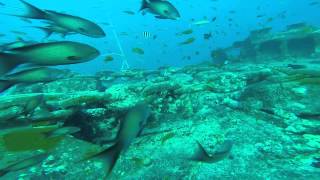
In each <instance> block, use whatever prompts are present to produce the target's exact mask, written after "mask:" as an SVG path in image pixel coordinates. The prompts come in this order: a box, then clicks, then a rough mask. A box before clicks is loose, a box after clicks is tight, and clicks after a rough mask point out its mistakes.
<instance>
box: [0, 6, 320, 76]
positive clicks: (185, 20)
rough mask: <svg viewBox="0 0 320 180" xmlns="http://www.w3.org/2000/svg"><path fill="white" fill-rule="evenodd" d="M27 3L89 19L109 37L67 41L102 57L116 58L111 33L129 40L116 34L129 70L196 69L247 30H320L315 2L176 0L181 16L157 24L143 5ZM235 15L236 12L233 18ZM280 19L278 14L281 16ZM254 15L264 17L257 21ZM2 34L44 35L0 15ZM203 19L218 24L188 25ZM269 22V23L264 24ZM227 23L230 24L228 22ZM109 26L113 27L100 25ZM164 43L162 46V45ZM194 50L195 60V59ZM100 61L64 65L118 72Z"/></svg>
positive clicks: (117, 63) (8, 9) (12, 9)
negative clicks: (298, 26) (137, 50)
mask: <svg viewBox="0 0 320 180" xmlns="http://www.w3.org/2000/svg"><path fill="white" fill-rule="evenodd" d="M1 2H3V3H4V4H6V6H1V7H0V8H1V12H5V13H10V14H19V13H21V12H23V11H24V10H25V9H24V7H23V6H22V5H21V3H20V2H19V1H16V0H2V1H1ZM28 2H30V3H31V4H33V5H35V6H38V7H40V8H42V9H49V10H55V11H58V12H65V13H67V14H72V15H76V16H80V17H84V18H88V19H90V20H92V21H94V22H96V23H98V24H99V25H100V26H101V27H102V28H103V29H104V31H105V32H106V33H107V36H106V37H105V38H98V39H95V38H90V37H86V36H82V35H71V36H68V37H67V38H66V39H67V40H74V41H80V42H84V43H88V44H90V45H93V46H95V47H96V48H98V49H99V50H100V51H101V53H102V54H108V53H119V48H118V46H117V43H116V41H115V37H114V35H113V32H112V31H113V30H115V31H116V32H117V33H118V34H120V33H122V32H125V33H127V34H128V35H126V36H121V35H119V39H120V43H121V45H122V46H123V49H124V53H125V55H126V56H127V58H128V62H129V65H130V67H132V68H151V69H154V68H157V67H161V66H179V67H180V66H184V65H190V64H196V63H199V62H203V61H210V60H211V57H210V52H211V51H212V50H213V49H215V48H221V47H227V46H230V45H231V44H232V43H233V42H234V41H237V40H243V39H245V38H246V37H247V35H248V34H249V32H250V31H251V30H255V29H259V28H263V27H273V29H274V31H279V30H282V29H283V28H284V27H285V26H286V25H288V24H292V23H297V22H306V23H309V24H311V25H319V21H318V16H317V15H318V11H319V5H314V6H311V5H309V4H310V3H311V2H313V1H305V0H296V1H291V0H270V1H265V0H257V1H245V2H244V1H241V0H224V1H222V0H217V1H212V0H202V1H193V0H174V1H172V4H173V5H175V6H176V8H177V9H178V10H179V12H180V14H181V19H180V20H177V21H174V20H163V19H156V18H154V15H151V14H147V15H145V16H143V15H142V14H141V13H139V9H140V6H141V2H140V1H139V0H119V1H112V0H108V1H103V0H92V1H86V0H69V1H39V0H30V1H28ZM126 10H130V11H133V12H135V15H128V14H126V13H124V12H123V11H126ZM231 11H234V12H235V13H232V12H231ZM281 14H282V15H281ZM257 15H263V17H262V18H257ZM0 16H1V20H0V25H1V33H5V34H7V36H6V37H2V38H1V39H0V41H1V42H3V43H5V42H9V41H14V40H15V39H16V35H15V34H13V33H10V31H11V30H16V31H23V32H26V33H27V35H26V37H24V38H25V39H27V40H39V41H41V40H42V38H43V37H44V34H43V32H41V31H40V30H37V29H34V28H32V27H30V26H34V25H41V24H42V25H43V23H39V21H34V22H33V24H28V23H25V22H23V21H21V20H19V18H16V17H12V16H7V15H0ZM204 17H207V18H208V19H212V18H213V17H216V18H217V20H216V21H215V22H212V23H210V24H206V25H203V26H200V27H197V26H193V25H191V23H192V22H191V19H195V20H196V21H198V20H202V19H203V18H204ZM268 18H272V19H273V20H272V21H271V22H267V19H268ZM228 19H232V21H229V20H228ZM103 23H112V24H113V25H114V27H110V26H109V25H104V24H103ZM190 27H191V28H192V29H193V30H194V33H193V34H192V35H190V36H185V37H195V38H196V41H195V42H194V43H193V44H191V45H188V46H178V43H179V42H181V41H183V40H184V39H185V37H177V36H176V33H178V32H181V31H183V30H186V29H188V28H190ZM143 32H150V33H151V34H152V35H156V36H157V39H155V40H152V39H145V38H144V37H143V35H142V33H143ZM208 32H212V33H213V37H212V38H211V39H209V40H207V41H206V40H204V39H203V34H204V33H208ZM49 39H50V40H61V38H60V37H59V36H52V37H50V38H49ZM164 44H166V46H164ZM133 47H141V48H143V49H144V51H145V54H144V55H143V56H141V55H137V54H134V53H132V51H131V49H132V48H133ZM196 51H198V52H199V55H195V52H196ZM184 56H191V59H190V60H182V59H183V57H184ZM103 58H104V56H103V55H102V56H100V57H99V58H97V59H95V60H94V61H91V62H88V63H85V64H79V65H72V66H68V67H67V68H71V69H73V70H76V71H78V72H82V73H86V74H88V73H89V74H92V73H94V72H96V71H101V70H119V69H121V57H115V60H114V61H113V62H109V63H105V62H103Z"/></svg>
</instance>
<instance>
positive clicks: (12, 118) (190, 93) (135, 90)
mask: <svg viewBox="0 0 320 180" xmlns="http://www.w3.org/2000/svg"><path fill="white" fill-rule="evenodd" d="M287 69H288V68H287V67H285V68H283V65H279V64H277V63H276V64H269V65H252V64H251V65H248V64H240V63H239V64H230V65H228V66H225V67H220V68H217V67H215V66H212V65H209V64H203V65H194V66H188V67H184V68H172V67H167V68H161V69H158V70H155V71H143V70H128V71H124V72H100V73H97V74H96V75H95V76H92V77H82V76H78V75H76V76H74V77H71V78H69V79H64V80H57V81H54V82H49V83H46V84H41V83H39V84H33V85H28V86H23V87H22V86H16V87H15V88H12V89H10V90H9V91H7V92H5V94H3V95H2V96H1V97H0V100H1V102H2V103H1V104H0V119H1V120H0V123H1V127H7V128H8V127H12V126H19V125H21V126H25V125H33V126H41V125H48V124H56V123H61V124H65V125H71V126H78V127H80V128H81V131H80V132H79V133H76V134H74V135H73V136H70V137H69V136H68V137H66V138H65V139H64V140H63V141H62V142H61V143H60V144H59V145H58V146H57V147H56V148H55V149H54V150H52V151H51V152H50V156H49V157H48V158H47V159H46V160H45V161H44V162H42V163H41V164H40V165H37V166H34V167H32V168H29V169H26V170H21V171H19V172H12V173H9V174H7V175H6V178H9V179H10V178H11V179H14V178H16V177H20V178H27V179H28V178H30V179H41V178H42V179H76V178H77V179H100V178H101V177H103V174H104V170H103V169H102V167H101V166H100V164H99V162H95V161H92V160H88V161H81V159H82V158H83V157H85V155H86V154H88V153H90V152H92V151H96V149H99V148H101V147H102V146H108V144H109V143H110V142H112V140H113V139H114V138H115V135H116V132H117V130H118V127H119V122H120V121H121V120H122V119H123V117H124V115H125V114H126V112H127V111H128V109H130V108H131V107H133V106H134V105H136V104H137V103H139V102H141V101H145V102H147V103H148V104H149V105H150V107H151V109H152V117H151V118H150V120H149V121H148V123H147V126H146V127H145V129H144V130H143V133H142V134H141V136H140V137H138V138H137V139H136V141H135V142H134V143H133V145H132V146H131V147H130V148H129V149H128V151H127V152H125V153H123V154H122V155H121V156H120V159H119V161H118V162H117V164H116V166H115V168H114V171H113V173H112V175H111V177H110V178H111V179H141V178H143V179H184V178H185V177H189V178H191V179H219V178H221V177H223V178H226V179H234V178H238V179H265V178H266V177H269V178H270V179H317V177H319V176H320V171H319V169H317V168H315V167H312V166H311V165H310V164H311V163H312V159H313V158H314V157H319V156H320V151H319V149H320V141H319V139H320V136H319V134H320V121H319V120H320V116H319V113H318V112H319V110H320V103H319V102H318V101H317V99H318V98H319V93H318V92H319V89H320V86H319V84H318V85H317V84H314V83H301V74H304V77H305V74H306V73H303V72H302V71H301V72H300V73H297V72H295V74H294V75H297V74H300V76H299V78H293V75H292V73H290V70H287ZM309 72H310V71H309ZM312 74H313V75H314V74H315V73H312ZM307 77H310V76H307ZM316 77H317V76H316ZM312 78H313V77H312ZM226 139H229V140H232V141H233V142H234V146H233V148H232V150H231V155H230V157H228V158H227V159H224V160H223V161H220V162H217V163H213V164H210V163H201V162H193V161H190V160H189V159H188V158H189V157H190V155H191V154H192V153H193V151H194V150H195V148H196V146H197V144H196V141H199V142H201V143H202V144H203V146H204V147H205V148H206V149H207V150H208V151H209V152H214V150H215V147H216V146H217V145H219V144H221V143H222V142H223V141H224V140H226ZM0 144H1V141H0ZM0 147H1V151H0V160H1V163H0V166H3V165H4V164H5V162H9V161H12V160H14V159H18V158H19V157H23V156H26V154H28V153H29V154H30V152H21V153H14V154H12V153H10V152H7V151H6V150H5V149H4V148H3V147H2V146H0Z"/></svg>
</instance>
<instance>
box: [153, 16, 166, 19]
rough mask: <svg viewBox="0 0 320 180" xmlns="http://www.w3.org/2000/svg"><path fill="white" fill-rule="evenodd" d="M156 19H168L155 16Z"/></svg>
mask: <svg viewBox="0 0 320 180" xmlns="http://www.w3.org/2000/svg"><path fill="white" fill-rule="evenodd" d="M155 18H157V19H168V18H166V17H164V16H155Z"/></svg>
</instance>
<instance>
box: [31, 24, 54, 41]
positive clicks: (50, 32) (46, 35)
mask: <svg viewBox="0 0 320 180" xmlns="http://www.w3.org/2000/svg"><path fill="white" fill-rule="evenodd" d="M34 28H37V29H40V30H41V31H43V32H44V33H45V37H44V39H46V38H48V37H50V36H51V35H52V33H53V32H52V31H51V30H50V29H49V28H45V27H38V26H34Z"/></svg>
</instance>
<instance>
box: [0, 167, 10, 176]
mask: <svg viewBox="0 0 320 180" xmlns="http://www.w3.org/2000/svg"><path fill="white" fill-rule="evenodd" d="M8 172H9V171H8V170H6V169H0V177H2V176H4V175H6V174H7V173H8Z"/></svg>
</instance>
